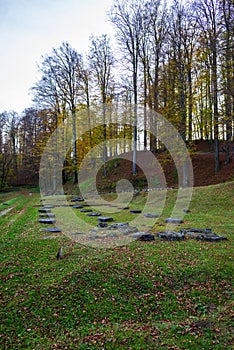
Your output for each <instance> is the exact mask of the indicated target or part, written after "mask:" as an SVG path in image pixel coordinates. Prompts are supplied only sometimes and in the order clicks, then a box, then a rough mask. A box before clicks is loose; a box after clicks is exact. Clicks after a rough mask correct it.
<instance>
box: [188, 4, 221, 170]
mask: <svg viewBox="0 0 234 350" xmlns="http://www.w3.org/2000/svg"><path fill="white" fill-rule="evenodd" d="M194 9H195V11H196V18H197V21H198V23H199V26H200V28H201V33H200V35H201V38H203V39H202V41H201V43H202V44H203V45H205V46H207V48H208V49H209V51H210V59H211V62H210V67H211V83H212V99H213V125H214V146H215V171H216V172H218V171H219V170H220V160H219V110H218V52H219V44H220V42H219V38H220V25H219V23H220V22H219V19H218V16H219V7H218V0H201V1H195V2H194Z"/></svg>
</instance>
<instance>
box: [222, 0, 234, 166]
mask: <svg viewBox="0 0 234 350" xmlns="http://www.w3.org/2000/svg"><path fill="white" fill-rule="evenodd" d="M219 3H220V4H219V7H220V15H221V25H222V42H221V45H222V55H223V64H222V71H223V77H224V82H223V87H224V99H225V124H226V164H228V163H230V160H231V157H230V142H231V139H232V123H233V120H234V117H233V116H234V108H233V107H232V106H233V105H234V2H233V1H232V0H220V1H219Z"/></svg>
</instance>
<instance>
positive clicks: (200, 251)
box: [0, 183, 234, 350]
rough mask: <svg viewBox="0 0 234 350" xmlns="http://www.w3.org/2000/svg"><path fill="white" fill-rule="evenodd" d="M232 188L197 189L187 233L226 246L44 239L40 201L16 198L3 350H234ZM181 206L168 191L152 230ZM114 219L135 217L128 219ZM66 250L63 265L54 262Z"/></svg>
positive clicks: (5, 244) (2, 230) (5, 241)
mask: <svg viewBox="0 0 234 350" xmlns="http://www.w3.org/2000/svg"><path fill="white" fill-rule="evenodd" d="M233 189H234V183H229V184H223V185H217V186H209V187H204V188H196V189H195V190H194V194H193V198H192V201H191V205H190V210H191V213H189V214H187V215H186V216H185V218H184V223H183V224H182V225H181V227H203V228H204V227H211V228H212V229H213V230H214V231H215V232H217V233H220V234H223V235H225V236H227V237H228V241H224V242H220V243H209V242H200V241H195V240H186V241H183V242H163V241H160V240H156V241H155V242H153V243H144V242H133V243H131V244H129V245H127V246H121V247H116V248H115V249H93V248H91V247H88V246H85V245H79V244H76V243H75V242H73V241H71V240H70V239H69V238H68V237H66V236H63V235H62V234H61V235H57V238H56V239H43V237H44V236H45V235H46V234H45V233H44V232H42V231H41V230H40V228H41V226H40V224H39V223H38V222H37V218H38V207H37V205H38V204H39V199H40V198H39V195H38V194H36V193H34V194H33V195H32V196H28V194H27V193H26V194H21V193H12V194H11V196H10V197H8V198H7V201H9V206H11V207H13V209H12V211H10V212H9V213H7V214H6V215H4V216H2V217H0V225H1V226H0V237H1V247H0V248H1V255H0V262H1V276H2V281H1V290H0V293H1V294H0V295H1V300H2V302H1V313H0V316H1V326H0V348H1V349H11V350H14V349H30V350H31V349H41V350H42V349H94V350H95V349H97V350H100V349H108V350H109V349H137V350H140V349H143V350H145V349H152V350H155V349H174V350H176V349H190V350H193V349H194V350H196V349H199V350H200V349H205V350H206V349H207V350H208V349H212V350H213V349H215V350H216V349H220V350H223V349H232V341H233V338H232V335H231V334H232V330H233V328H232V315H233V313H232V311H231V310H232V306H233V303H232V302H233V294H232V291H233V285H232V283H233V261H232V259H233V234H234V226H233V214H234V209H233V207H234V206H233V198H234V193H233V192H234V190H233ZM146 196H147V194H139V195H138V196H136V198H134V200H133V202H132V203H131V208H142V206H144V203H145V200H146ZM107 198H108V200H111V199H114V197H112V195H109V196H107ZM175 198H176V192H174V191H169V193H168V196H167V202H166V207H165V208H164V210H163V213H162V217H161V218H160V219H159V221H158V222H156V224H155V225H154V227H153V228H152V229H151V232H156V231H159V230H160V229H162V228H163V227H164V219H165V217H167V216H168V215H169V214H170V212H171V210H172V207H173V203H174V201H175ZM5 201H6V199H5V197H4V198H3V197H2V198H0V203H2V202H5ZM5 208H7V206H3V208H2V210H4V209H5ZM76 213H77V215H78V216H79V217H82V218H85V220H88V221H89V222H90V223H93V224H94V223H96V221H97V219H94V218H88V217H86V216H85V215H84V214H83V216H82V214H81V213H78V212H77V211H76ZM113 216H114V218H115V220H116V221H128V220H130V219H131V218H132V216H131V214H129V213H128V212H127V211H126V212H125V211H122V212H120V213H117V214H113ZM60 246H63V247H64V253H65V258H64V259H63V260H60V261H57V260H56V259H55V256H56V253H57V250H58V248H59V247H60Z"/></svg>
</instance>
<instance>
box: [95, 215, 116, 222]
mask: <svg viewBox="0 0 234 350" xmlns="http://www.w3.org/2000/svg"><path fill="white" fill-rule="evenodd" d="M98 221H100V222H110V221H114V219H113V218H112V217H110V216H100V217H99V218H98Z"/></svg>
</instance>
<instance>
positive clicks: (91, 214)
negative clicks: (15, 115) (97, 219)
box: [87, 213, 102, 216]
mask: <svg viewBox="0 0 234 350" xmlns="http://www.w3.org/2000/svg"><path fill="white" fill-rule="evenodd" d="M101 215H102V214H101V213H90V214H87V216H101Z"/></svg>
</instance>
